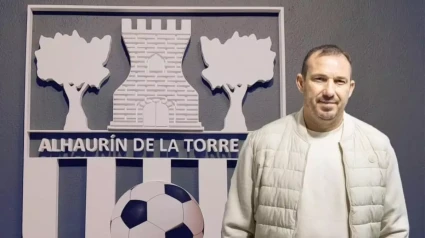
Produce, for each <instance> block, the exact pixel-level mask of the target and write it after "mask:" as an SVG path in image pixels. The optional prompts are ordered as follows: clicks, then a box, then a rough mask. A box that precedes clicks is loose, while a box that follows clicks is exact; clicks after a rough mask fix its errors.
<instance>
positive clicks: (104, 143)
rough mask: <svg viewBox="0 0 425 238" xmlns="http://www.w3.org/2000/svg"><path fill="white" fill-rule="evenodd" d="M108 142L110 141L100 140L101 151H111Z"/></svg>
mask: <svg viewBox="0 0 425 238" xmlns="http://www.w3.org/2000/svg"><path fill="white" fill-rule="evenodd" d="M108 142H109V141H108V139H106V138H100V139H99V151H103V150H105V151H109V148H108Z"/></svg>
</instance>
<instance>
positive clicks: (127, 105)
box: [108, 19, 204, 131]
mask: <svg viewBox="0 0 425 238" xmlns="http://www.w3.org/2000/svg"><path fill="white" fill-rule="evenodd" d="M166 23H167V27H166V29H161V20H160V19H153V20H152V24H151V26H152V27H151V29H147V27H146V20H145V19H138V20H137V27H136V28H135V29H133V28H132V24H131V19H122V24H121V25H122V29H121V31H122V38H123V40H124V43H125V47H126V48H127V50H128V54H129V56H130V61H131V68H130V73H129V76H128V77H127V79H126V80H125V81H124V82H123V83H122V84H121V86H120V87H119V88H118V89H117V90H116V91H115V93H114V99H113V101H114V102H113V121H111V123H110V125H109V126H108V129H109V130H129V129H131V130H139V129H140V130H180V131H181V130H183V131H185V130H186V131H202V130H203V129H204V128H203V127H202V125H201V123H200V122H199V96H198V92H196V91H195V89H194V88H193V87H192V86H191V85H190V84H189V83H188V82H187V81H186V78H185V76H184V75H183V72H182V61H183V55H184V52H185V50H186V47H187V44H188V42H189V39H190V35H191V21H190V20H186V19H183V20H182V22H181V29H179V30H177V28H176V20H174V19H168V20H166Z"/></svg>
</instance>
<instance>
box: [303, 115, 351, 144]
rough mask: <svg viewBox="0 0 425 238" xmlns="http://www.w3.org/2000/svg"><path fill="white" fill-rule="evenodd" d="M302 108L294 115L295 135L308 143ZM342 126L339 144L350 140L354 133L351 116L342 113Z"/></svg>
mask: <svg viewBox="0 0 425 238" xmlns="http://www.w3.org/2000/svg"><path fill="white" fill-rule="evenodd" d="M303 111H304V107H301V109H300V110H299V111H298V112H297V113H296V114H295V119H296V122H297V123H296V124H297V125H296V127H295V128H296V132H297V134H298V135H299V136H300V137H301V139H303V140H304V141H305V142H307V141H308V132H307V127H306V125H305V121H304V113H303ZM343 118H344V119H343V120H344V124H343V131H342V136H341V142H342V141H345V140H349V139H351V138H352V135H353V132H354V122H353V119H352V118H351V116H350V115H349V114H348V113H346V112H345V111H344V116H343Z"/></svg>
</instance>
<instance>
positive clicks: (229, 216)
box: [222, 45, 409, 238]
mask: <svg viewBox="0 0 425 238" xmlns="http://www.w3.org/2000/svg"><path fill="white" fill-rule="evenodd" d="M296 83H297V87H298V89H299V91H300V92H301V93H302V94H303V97H304V103H303V107H302V108H301V110H300V111H299V112H297V113H293V114H291V115H288V116H286V117H284V118H281V119H279V120H277V121H275V122H272V123H270V124H268V125H266V126H264V127H263V128H261V129H259V130H257V131H255V132H252V133H250V134H249V135H248V138H247V140H246V141H245V143H244V145H243V147H242V150H241V153H240V158H239V161H238V164H237V166H236V169H235V172H234V174H233V177H232V181H231V187H230V191H229V197H228V201H227V204H226V210H225V215H224V220H223V230H222V237H232V238H235V237H255V238H263V237H267V238H272V237H279V238H287V237H291V238H293V237H296V238H306V237H308V238H348V237H352V238H372V237H377V238H378V237H379V238H383V237H394V238H399V237H408V235H409V223H408V218H407V211H406V205H405V199H404V195H403V188H402V184H401V179H400V175H399V169H398V162H397V158H396V155H395V152H394V150H393V148H392V146H391V144H390V141H389V139H388V138H387V136H386V135H384V134H383V133H381V132H379V131H378V130H377V129H375V128H374V127H372V126H370V125H368V124H366V123H365V122H362V121H360V120H359V119H356V118H354V117H353V116H351V115H349V114H347V113H346V112H345V107H346V105H347V102H348V99H349V98H350V96H351V94H352V93H353V90H354V87H355V82H354V80H353V79H351V61H350V57H349V56H348V54H347V53H345V52H344V51H342V50H341V49H340V48H339V47H337V46H335V45H323V46H319V47H316V48H314V49H312V50H310V52H309V53H308V54H307V55H306V57H305V59H304V62H303V66H302V71H301V74H298V75H297V80H296Z"/></svg>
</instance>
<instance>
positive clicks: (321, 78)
mask: <svg viewBox="0 0 425 238" xmlns="http://www.w3.org/2000/svg"><path fill="white" fill-rule="evenodd" d="M314 80H315V81H320V82H323V81H325V78H323V77H317V78H314Z"/></svg>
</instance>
